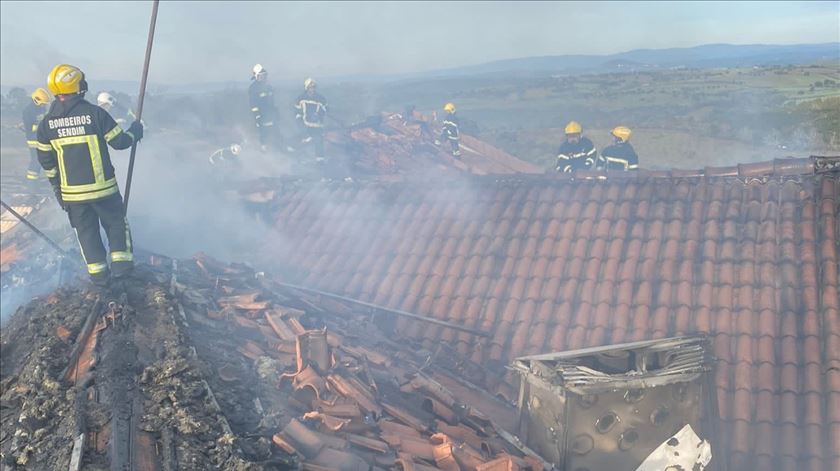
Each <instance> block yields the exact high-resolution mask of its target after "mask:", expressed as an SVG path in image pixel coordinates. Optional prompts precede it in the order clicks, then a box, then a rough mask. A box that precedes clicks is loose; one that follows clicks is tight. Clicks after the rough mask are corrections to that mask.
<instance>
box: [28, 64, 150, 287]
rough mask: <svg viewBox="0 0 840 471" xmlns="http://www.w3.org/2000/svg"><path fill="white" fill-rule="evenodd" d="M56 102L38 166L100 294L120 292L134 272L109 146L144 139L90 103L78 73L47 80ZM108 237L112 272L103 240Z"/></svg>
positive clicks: (43, 127)
mask: <svg viewBox="0 0 840 471" xmlns="http://www.w3.org/2000/svg"><path fill="white" fill-rule="evenodd" d="M47 87H48V88H49V89H50V91H51V92H52V94H53V95H55V97H56V102H55V103H54V104H53V106H52V107H51V108H50V111H49V112H48V113H47V115H46V116H45V117H44V120H43V121H41V124H40V125H39V126H38V132H37V135H38V136H37V137H38V144H37V146H38V160H39V162H40V163H41V167H43V169H44V171H45V173H46V176H47V178H49V180H50V183H51V184H52V185H53V189H54V191H55V196H56V199H57V200H58V203H59V204H60V205H61V207H62V209H64V210H65V211H67V215H68V217H69V219H70V225H71V226H73V229H74V230H75V231H76V236H77V237H78V239H79V246H80V247H81V250H82V257H83V258H84V260H85V263H86V264H87V270H88V274H90V277H91V280H92V281H93V284H94V286H95V287H96V288H98V289H104V288H107V287H109V285H111V275H112V274H113V276H114V279H115V280H114V281H115V282H116V283H113V285H112V287H114V288H116V289H120V285H121V284H122V279H124V277H126V276H127V275H128V274H130V272H131V270H132V269H133V267H134V256H133V254H132V249H131V232H130V231H129V227H128V220H127V219H126V213H125V205H124V204H123V199H122V195H120V190H119V187H118V186H117V179H116V175H115V173H114V166H113V165H112V164H111V157H110V155H109V153H108V146H109V145H110V146H111V147H113V148H114V149H126V148H128V147H131V145H132V144H133V143H135V142H137V141H139V140H140V139H142V138H143V125H142V124H141V123H140V122H138V121H135V122H134V123H132V124H131V126H129V128H128V130H127V131H123V130H122V128H121V127H120V126H119V125H118V124H117V123H116V121H114V118H112V117H111V115H110V114H108V112H106V111H105V110H104V109H102V108H100V107H99V106H96V105H94V104H92V103H89V102H88V101H86V100H85V92H86V91H87V82H86V80H85V75H84V73H83V72H82V71H81V70H79V69H78V68H77V67H74V66H72V65H68V64H59V65H57V66H55V67H54V68H53V69H52V72H50V75H49V76H48V77H47ZM100 224H101V225H102V227H103V228H104V229H105V233H106V235H107V236H108V247H109V249H110V262H111V266H110V269H109V267H108V257H106V252H105V247H104V245H103V244H102V237H101V236H100V232H99V226H100Z"/></svg>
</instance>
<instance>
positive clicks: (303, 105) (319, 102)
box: [295, 92, 327, 128]
mask: <svg viewBox="0 0 840 471" xmlns="http://www.w3.org/2000/svg"><path fill="white" fill-rule="evenodd" d="M295 112H296V114H295V118H297V119H299V120H301V123H303V125H304V126H306V127H307V128H322V127H324V118H325V117H326V115H327V99H326V98H324V96H323V95H321V94H320V93H317V92H316V93H314V94H312V95H309V93H307V92H303V93H301V95H300V96H299V97H298V99H297V102H296V103H295Z"/></svg>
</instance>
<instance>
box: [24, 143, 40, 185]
mask: <svg viewBox="0 0 840 471" xmlns="http://www.w3.org/2000/svg"><path fill="white" fill-rule="evenodd" d="M39 175H41V164H39V163H38V149H35V148H32V147H30V148H29V168H28V169H26V179H27V180H37V179H38V176H39Z"/></svg>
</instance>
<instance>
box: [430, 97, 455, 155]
mask: <svg viewBox="0 0 840 471" xmlns="http://www.w3.org/2000/svg"><path fill="white" fill-rule="evenodd" d="M443 111H445V112H446V116H444V118H443V129H442V130H441V132H440V139H438V140H435V145H440V143H441V141H443V140H444V139H445V140H446V141H448V142H449V146H450V148H451V149H452V156H453V157H460V156H461V130H460V129H459V128H458V117H457V116H456V115H455V104H454V103H447V104H445V105H443Z"/></svg>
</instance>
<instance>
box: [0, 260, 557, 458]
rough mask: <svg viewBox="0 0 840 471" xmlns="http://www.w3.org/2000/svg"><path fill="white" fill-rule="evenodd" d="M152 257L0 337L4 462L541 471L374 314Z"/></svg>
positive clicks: (257, 277)
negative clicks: (99, 295)
mask: <svg viewBox="0 0 840 471" xmlns="http://www.w3.org/2000/svg"><path fill="white" fill-rule="evenodd" d="M151 262H152V263H153V265H151V266H150V265H144V266H142V267H140V269H139V270H138V275H137V280H136V282H135V283H133V284H132V285H131V286H130V287H129V290H128V294H127V298H125V299H122V300H119V301H118V302H116V303H112V304H110V305H107V304H104V303H103V302H101V301H99V300H97V299H95V298H94V297H93V296H90V295H89V294H87V293H86V292H85V291H83V290H82V289H81V288H68V289H64V290H61V291H59V292H56V293H54V294H52V295H50V296H49V297H47V298H39V299H36V300H34V301H33V302H32V303H30V304H29V305H28V306H25V307H23V308H21V310H19V312H18V313H17V314H16V315H15V316H14V317H13V319H12V320H11V322H10V324H9V325H8V326H7V328H5V329H3V332H2V337H3V338H2V354H3V358H4V362H3V370H2V382H0V386H1V387H2V390H0V394H2V400H3V413H2V430H3V436H2V439H0V450H2V454H3V459H4V463H5V464H6V465H7V466H10V468H9V469H16V468H15V466H17V467H19V468H20V469H45V468H49V469H55V468H62V469H67V468H68V466H69V469H98V468H100V467H103V466H107V465H108V463H110V464H111V466H112V469H113V466H114V465H115V463H116V464H117V465H120V464H121V463H122V461H121V460H123V461H125V464H129V463H130V464H131V465H132V466H133V465H138V466H140V465H143V463H146V464H152V465H153V466H158V467H159V469H161V468H162V469H242V470H244V469H290V468H299V469H308V470H317V471H321V470H354V471H355V470H369V469H375V468H399V469H403V470H412V469H416V470H418V471H420V470H432V469H444V470H451V471H454V470H482V471H483V470H495V469H502V468H504V469H505V470H511V469H532V470H535V471H536V470H541V469H543V468H544V467H545V466H546V464H545V463H544V462H543V461H542V460H541V459H540V458H539V457H537V455H536V454H534V453H533V452H531V451H530V450H528V449H527V448H526V447H524V445H522V444H521V443H519V442H518V440H517V439H516V438H515V437H513V436H512V435H510V434H509V433H508V432H506V431H505V429H507V430H513V429H514V427H515V425H516V424H515V421H516V414H515V409H514V408H513V407H512V405H510V404H507V403H504V402H501V401H499V400H498V399H496V398H494V397H492V396H490V395H489V394H487V393H485V392H484V391H483V390H481V388H478V387H476V386H473V385H471V384H469V383H466V382H465V381H463V380H461V379H459V378H458V374H459V372H458V371H455V370H453V365H455V364H456V363H457V362H456V361H454V360H453V358H452V357H449V356H446V355H440V354H437V355H436V354H435V352H428V351H423V350H422V349H418V348H416V346H414V345H412V344H411V343H408V342H404V341H402V340H401V339H397V338H395V336H394V333H393V331H390V329H387V328H384V329H382V328H380V327H378V326H379V325H384V326H387V325H389V322H388V320H387V319H384V320H383V319H378V318H377V317H376V316H375V315H374V314H372V312H371V311H365V310H364V309H360V308H359V306H354V305H352V304H351V303H345V302H342V301H340V300H335V299H329V298H325V297H321V296H318V295H313V294H311V293H305V292H302V291H299V290H296V289H293V288H288V287H285V286H284V285H282V284H279V283H277V282H275V281H274V280H271V279H269V278H267V277H266V276H265V275H264V274H262V273H254V272H253V271H252V270H251V269H249V268H248V267H245V266H241V265H224V264H221V263H219V262H216V261H214V260H212V259H209V258H207V257H204V256H199V257H196V258H195V259H192V260H186V261H180V262H179V261H173V260H169V259H165V258H161V257H155V258H153V259H151ZM380 314H381V313H380ZM132 469H133V468H132ZM144 469H146V468H144ZM148 469H154V468H148Z"/></svg>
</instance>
